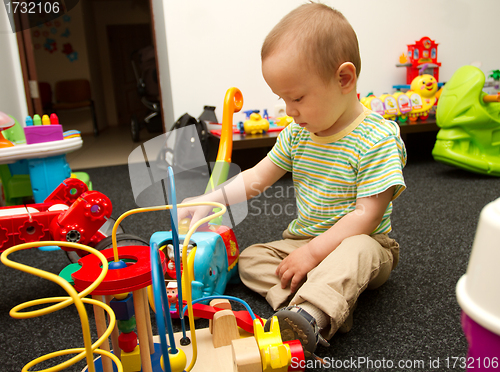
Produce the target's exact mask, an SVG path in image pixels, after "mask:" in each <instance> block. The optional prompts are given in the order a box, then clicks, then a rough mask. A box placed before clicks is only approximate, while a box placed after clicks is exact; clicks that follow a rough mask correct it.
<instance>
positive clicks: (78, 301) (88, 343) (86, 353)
mask: <svg viewBox="0 0 500 372" xmlns="http://www.w3.org/2000/svg"><path fill="white" fill-rule="evenodd" d="M54 245H57V246H63V247H68V248H74V249H81V250H84V251H86V252H89V253H91V254H94V255H96V256H97V257H98V258H99V260H100V261H101V263H102V272H101V274H100V275H99V276H98V277H97V279H96V281H95V282H94V283H92V284H91V285H90V286H89V287H88V288H87V289H85V290H84V291H82V292H80V293H78V292H77V291H76V290H75V289H74V288H73V286H71V284H69V283H68V282H67V281H66V280H64V279H63V278H61V277H60V276H58V275H56V274H52V273H49V272H47V271H44V270H40V269H37V268H34V267H31V266H27V265H24V264H20V263H18V262H14V261H12V260H10V259H9V258H8V256H9V255H10V254H11V253H14V252H17V251H20V250H23V249H29V248H38V247H44V246H54ZM0 260H1V261H2V263H3V264H4V265H6V266H8V267H11V268H13V269H16V270H20V271H23V272H26V273H28V274H32V275H35V276H38V277H41V278H44V279H47V280H50V281H52V282H54V283H56V284H58V285H59V286H61V287H62V288H63V289H64V290H65V291H66V292H67V293H68V295H69V296H68V297H50V298H42V299H39V300H32V301H28V302H25V303H22V304H20V305H17V306H15V307H13V308H12V309H11V311H10V316H12V317H13V318H16V319H26V318H34V317H37V316H41V315H46V314H50V313H53V312H55V311H57V310H61V309H63V308H65V307H67V306H69V305H72V304H74V305H75V307H76V309H77V311H78V315H79V317H80V323H81V325H82V333H83V342H84V346H85V347H83V348H73V349H66V350H60V351H56V352H53V353H50V354H46V355H43V356H41V357H39V358H36V359H34V360H33V361H31V362H30V363H28V364H26V365H25V366H24V367H23V369H22V372H28V370H29V368H30V367H33V366H35V365H36V364H38V363H40V362H43V361H46V360H48V359H52V358H55V357H58V356H63V355H68V354H77V355H76V356H74V357H73V358H71V359H69V360H67V361H65V362H63V363H60V364H58V365H56V366H53V367H50V368H47V369H44V370H39V371H37V372H56V371H61V370H63V369H65V368H68V367H69V366H71V365H73V364H75V363H77V362H79V361H80V360H82V359H83V358H86V359H87V366H88V371H89V372H95V367H94V362H93V353H94V352H95V353H97V354H101V355H103V356H107V357H109V358H111V359H112V360H113V361H114V362H115V364H116V366H117V369H118V372H123V367H122V364H121V362H120V360H119V359H118V358H117V357H116V356H115V355H113V354H112V353H110V352H109V351H105V350H101V349H97V348H98V347H99V346H101V345H102V343H103V342H104V341H105V340H107V339H108V337H109V336H110V334H111V332H112V331H113V329H114V327H115V323H116V317H115V313H114V312H113V310H112V309H111V308H110V307H109V306H108V305H106V304H105V303H103V302H101V301H97V300H93V299H88V298H85V297H86V296H87V295H88V294H90V293H91V292H92V291H93V290H94V289H96V288H97V287H98V286H99V284H101V282H102V280H103V279H104V277H105V276H106V274H107V272H108V261H107V260H106V257H104V255H103V254H102V253H101V252H99V251H97V250H95V249H94V248H91V247H88V246H86V245H83V244H78V243H71V242H59V241H57V242H56V241H44V242H32V243H24V244H19V245H16V246H14V247H11V248H8V249H6V250H5V251H4V252H3V253H2V255H1V256H0ZM49 303H55V304H54V305H51V306H48V307H45V308H42V309H38V310H33V311H25V312H22V310H24V309H27V308H29V307H32V306H36V305H44V304H49ZM84 303H87V304H92V305H96V306H99V307H101V308H103V309H104V310H105V311H106V312H107V313H108V315H109V326H108V328H107V329H106V331H105V332H104V334H103V335H102V336H101V337H100V338H99V339H98V340H97V341H96V342H95V343H94V344H92V339H91V336H90V326H89V319H88V315H87V311H86V310H85V306H84Z"/></svg>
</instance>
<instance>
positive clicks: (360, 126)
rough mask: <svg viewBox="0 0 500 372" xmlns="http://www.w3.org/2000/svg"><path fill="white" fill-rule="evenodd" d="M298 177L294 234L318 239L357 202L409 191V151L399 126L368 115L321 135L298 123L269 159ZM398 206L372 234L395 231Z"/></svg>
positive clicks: (389, 209) (291, 229)
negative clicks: (393, 220)
mask: <svg viewBox="0 0 500 372" xmlns="http://www.w3.org/2000/svg"><path fill="white" fill-rule="evenodd" d="M267 156H268V157H269V158H270V159H271V161H272V162H273V163H275V164H276V165H277V166H279V167H280V168H282V169H284V170H286V171H288V172H292V173H293V183H294V188H295V197H296V200H297V218H296V219H294V220H293V221H292V222H291V223H290V225H289V226H288V231H289V232H290V233H292V234H294V235H299V236H317V235H319V234H321V233H323V232H325V231H326V230H328V229H329V228H330V227H331V226H333V225H334V224H335V223H336V222H337V221H338V220H340V219H341V218H342V217H343V216H345V215H346V214H348V213H349V212H352V211H353V210H354V209H355V207H356V198H362V197H368V196H372V195H376V194H379V193H381V192H383V191H385V190H387V189H388V188H389V187H391V186H395V191H394V195H393V197H392V200H394V199H396V198H397V197H398V196H399V195H400V194H401V193H402V192H403V190H404V189H405V188H406V186H405V182H404V179H403V167H404V166H405V164H406V149H405V146H404V143H403V141H402V140H401V137H400V135H399V126H398V124H396V123H394V122H392V121H389V120H385V119H384V118H383V117H382V116H380V115H378V114H376V113H374V112H371V111H368V110H367V111H365V112H364V113H362V114H361V115H360V116H359V117H358V118H356V120H354V121H353V123H351V124H350V125H349V126H348V127H347V128H345V129H344V130H342V131H341V132H339V133H336V134H334V135H332V136H328V137H319V136H316V135H315V134H313V133H310V132H308V131H307V130H306V129H304V128H301V127H300V126H299V125H297V124H295V123H292V124H290V125H288V126H287V127H286V128H285V129H283V131H282V132H281V133H280V135H279V137H278V139H277V141H276V144H275V145H274V147H273V148H272V150H271V151H270V152H269V153H268V155H267ZM391 212H392V202H391V203H389V205H388V206H387V209H386V211H385V213H384V216H383V219H382V222H381V223H380V225H379V226H378V227H377V228H376V229H375V230H374V231H373V232H372V234H378V233H388V232H390V231H391V220H390V215H391Z"/></svg>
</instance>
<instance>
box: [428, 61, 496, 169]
mask: <svg viewBox="0 0 500 372" xmlns="http://www.w3.org/2000/svg"><path fill="white" fill-rule="evenodd" d="M484 83H485V76H484V73H483V72H482V71H481V70H480V69H478V68H476V67H473V66H463V67H461V68H459V69H458V70H457V71H456V72H455V74H454V75H453V76H452V78H451V79H450V81H449V82H447V83H446V85H445V86H444V88H443V92H442V94H441V97H440V98H439V101H438V106H437V112H436V120H437V125H438V126H439V127H440V128H441V129H440V130H439V132H438V134H437V140H436V144H435V145H434V149H433V150H432V155H433V157H434V159H435V160H436V161H439V162H442V163H445V164H449V165H452V166H456V167H459V168H463V169H466V170H468V171H471V172H476V173H481V174H487V175H491V176H497V177H500V102H498V100H499V99H500V95H497V96H495V95H493V96H492V95H487V94H486V93H485V92H483V90H482V89H483V86H484Z"/></svg>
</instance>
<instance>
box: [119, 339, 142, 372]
mask: <svg viewBox="0 0 500 372" xmlns="http://www.w3.org/2000/svg"><path fill="white" fill-rule="evenodd" d="M122 365H123V372H139V371H140V370H141V350H140V347H139V345H137V346H136V347H135V349H134V350H133V351H132V352H130V353H127V352H125V351H122Z"/></svg>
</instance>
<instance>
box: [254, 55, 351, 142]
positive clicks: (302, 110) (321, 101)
mask: <svg viewBox="0 0 500 372" xmlns="http://www.w3.org/2000/svg"><path fill="white" fill-rule="evenodd" d="M262 74H263V76H264V79H265V80H266V82H267V84H268V85H269V87H270V88H271V90H272V91H273V92H274V93H276V94H277V95H278V96H279V97H281V98H282V99H283V100H284V101H285V103H286V113H287V115H288V116H291V117H292V118H293V119H294V121H295V122H296V123H297V124H299V125H300V126H301V127H303V128H305V129H307V130H308V131H309V132H312V133H315V134H316V135H318V136H329V135H332V134H334V133H336V128H335V123H337V120H338V119H339V117H340V116H341V115H342V113H343V112H344V111H345V105H346V100H345V97H344V96H343V94H342V91H341V88H340V83H339V82H338V81H337V79H335V78H332V80H331V82H330V83H329V84H325V82H324V81H323V80H322V79H321V78H320V77H319V75H318V74H317V73H316V72H315V71H313V70H312V69H311V68H310V67H309V66H308V65H307V64H306V63H304V61H303V60H302V58H301V57H300V56H297V55H295V56H294V55H288V54H286V53H283V52H280V51H278V52H276V53H273V54H271V55H270V56H269V57H267V58H266V59H265V60H264V61H263V62H262Z"/></svg>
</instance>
